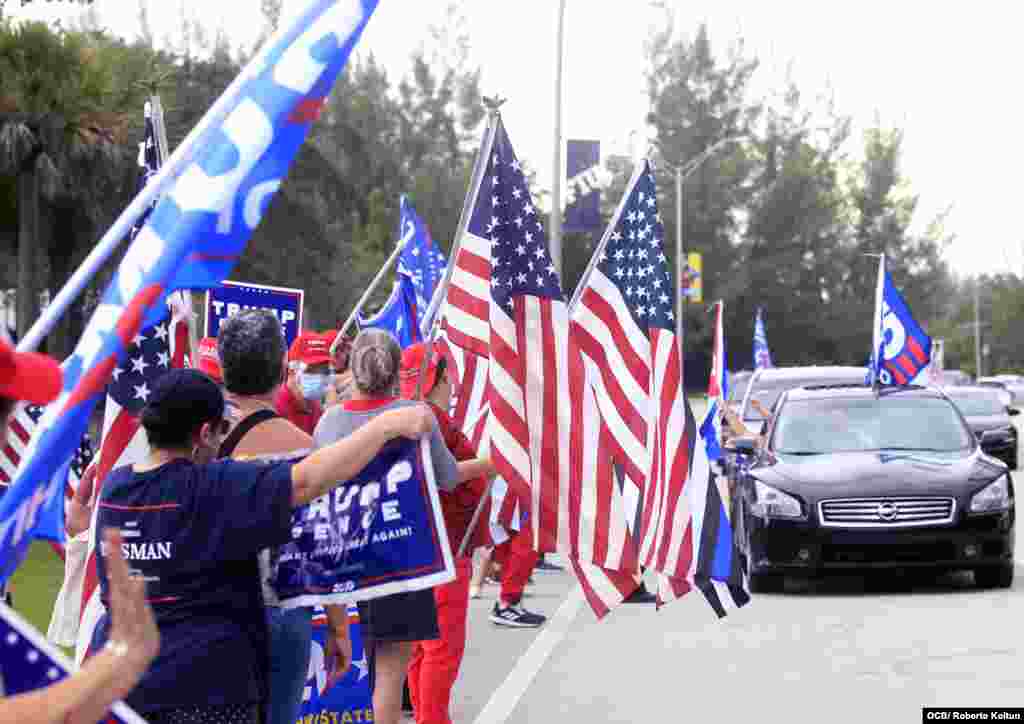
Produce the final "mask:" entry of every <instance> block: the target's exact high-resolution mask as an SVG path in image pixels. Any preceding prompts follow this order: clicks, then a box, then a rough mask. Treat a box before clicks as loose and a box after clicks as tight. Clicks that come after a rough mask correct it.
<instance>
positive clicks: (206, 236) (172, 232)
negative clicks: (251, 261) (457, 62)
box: [0, 0, 377, 581]
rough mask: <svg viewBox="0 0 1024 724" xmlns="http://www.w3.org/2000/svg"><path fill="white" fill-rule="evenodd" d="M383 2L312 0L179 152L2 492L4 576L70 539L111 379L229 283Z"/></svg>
mask: <svg viewBox="0 0 1024 724" xmlns="http://www.w3.org/2000/svg"><path fill="white" fill-rule="evenodd" d="M376 4H377V3H376V1H375V0H363V2H361V3H360V2H352V1H351V0H348V1H343V0H334V1H331V0H319V1H318V2H314V3H312V4H311V5H310V6H309V7H308V8H307V10H306V11H305V12H304V13H303V14H302V15H301V17H299V18H298V19H297V20H296V21H295V22H294V23H293V24H292V25H291V26H290V27H289V28H288V29H287V30H285V31H282V32H280V33H279V34H278V35H277V36H275V38H274V39H273V40H272V41H271V42H270V43H268V44H267V46H266V48H265V49H264V50H262V51H261V52H260V54H259V55H258V56H257V57H256V58H255V59H254V60H253V61H252V62H251V63H250V65H249V67H248V68H247V69H246V70H245V71H244V72H243V74H242V76H241V77H240V78H239V80H238V82H237V84H236V85H233V86H232V88H233V89H236V90H237V92H233V93H232V95H231V96H230V98H229V99H227V100H226V101H224V103H223V104H221V103H219V104H218V106H219V107H221V108H224V109H225V112H224V115H223V116H222V117H221V116H218V117H217V118H216V119H215V120H216V121H217V122H209V123H203V124H201V129H202V130H201V132H198V133H196V134H195V137H194V138H190V139H187V140H186V142H185V143H184V144H183V145H182V148H180V149H179V150H178V152H177V153H176V157H177V156H179V155H180V158H182V159H185V161H184V162H183V163H180V164H178V165H177V166H176V168H178V167H180V173H178V174H177V175H176V176H175V177H174V178H173V180H171V181H170V183H169V185H168V186H167V192H166V193H165V194H164V195H163V197H162V198H161V199H160V202H159V203H158V205H157V207H156V208H155V209H154V210H153V212H152V214H151V216H150V218H149V220H148V221H147V223H146V225H145V227H144V228H143V229H142V230H141V231H140V232H139V234H138V235H137V236H136V238H135V240H134V241H133V242H132V243H131V245H130V247H129V248H128V251H127V253H126V254H125V256H124V259H123V260H122V261H121V264H120V266H119V268H118V270H117V273H116V274H115V276H114V278H113V280H112V282H111V284H110V286H109V287H108V288H107V291H106V292H105V294H104V296H103V298H102V300H101V302H100V304H99V306H98V307H97V309H96V312H95V313H94V314H93V316H92V319H91V320H90V321H89V324H88V325H87V326H86V329H85V332H84V333H83V335H82V337H81V339H80V340H79V342H78V345H77V347H76V348H75V351H74V352H73V354H72V355H71V356H70V357H69V358H68V360H67V361H66V362H65V363H64V389H63V391H62V393H61V394H60V396H59V397H58V398H57V400H56V401H55V402H54V403H52V404H51V405H49V406H48V407H47V409H46V412H45V413H44V415H43V416H42V418H40V421H39V425H38V433H37V434H36V435H35V436H33V438H32V441H31V442H30V444H29V448H28V450H27V451H26V454H25V458H24V460H23V461H22V465H21V467H20V468H19V470H18V474H17V476H16V478H15V480H14V481H13V483H12V485H11V487H10V489H9V491H8V493H7V494H6V495H5V496H4V497H3V499H2V500H0V581H6V580H7V579H8V578H9V577H10V575H11V573H12V572H13V571H14V569H15V568H17V566H18V564H19V563H20V562H21V560H22V559H23V558H24V555H25V553H26V552H27V550H28V546H29V544H30V542H31V541H32V539H33V538H36V537H48V538H53V539H56V540H62V539H63V535H64V531H63V502H64V496H63V494H62V493H63V484H64V481H65V480H66V478H67V469H68V468H69V467H70V463H71V458H72V456H73V455H74V452H75V450H76V449H77V447H78V443H79V441H80V439H81V436H82V433H83V432H84V431H85V429H86V427H87V424H88V420H89V417H90V415H91V413H92V410H93V408H94V407H95V405H96V403H97V402H98V400H99V399H100V397H101V396H102V395H103V392H104V388H105V386H106V384H107V382H108V380H110V378H111V376H112V375H113V373H114V371H115V369H117V367H118V366H119V364H123V363H124V360H125V357H126V353H127V349H128V347H129V346H131V344H132V343H133V341H135V340H136V337H137V336H138V335H139V333H140V330H142V329H144V328H145V327H147V326H150V325H152V324H156V323H157V322H159V320H160V319H161V318H162V317H163V316H164V315H165V314H166V299H167V297H168V295H169V294H171V293H172V292H173V291H175V290H177V289H191V288H209V287H211V286H213V285H216V284H219V283H220V282H221V281H222V280H223V279H224V278H225V277H226V276H227V275H228V273H229V272H230V271H231V269H232V268H233V267H234V264H235V262H236V261H237V260H238V258H239V256H240V255H241V254H242V252H243V251H244V249H245V245H246V243H247V242H248V239H249V236H250V235H251V234H252V231H253V229H255V227H256V226H257V225H258V223H259V221H260V218H261V217H262V214H263V212H264V210H265V209H266V207H267V204H268V203H269V201H270V199H271V198H272V196H273V194H274V193H275V192H276V191H277V189H278V188H279V187H280V185H281V182H282V180H283V178H284V176H285V175H286V174H287V172H288V168H289V167H290V165H291V162H292V160H293V159H294V157H295V154H296V153H297V152H298V150H299V147H300V146H301V145H302V143H303V142H304V140H305V137H306V135H307V133H308V131H309V129H310V128H311V126H312V123H313V121H314V120H315V119H316V117H317V115H318V112H319V109H320V108H321V107H322V105H323V103H324V101H325V99H326V97H327V96H328V94H329V93H330V91H331V88H332V87H333V85H334V81H335V79H336V77H337V74H338V73H339V72H340V71H341V69H342V67H343V66H344V65H345V62H346V60H347V59H348V56H349V53H350V52H351V50H352V48H353V46H354V44H355V42H356V41H357V40H358V38H359V36H360V34H361V32H362V29H363V28H364V27H365V25H366V22H367V21H368V20H369V17H370V15H371V13H372V12H373V10H374V9H375V7H376ZM221 118H223V120H220V119H221ZM172 162H173V160H172Z"/></svg>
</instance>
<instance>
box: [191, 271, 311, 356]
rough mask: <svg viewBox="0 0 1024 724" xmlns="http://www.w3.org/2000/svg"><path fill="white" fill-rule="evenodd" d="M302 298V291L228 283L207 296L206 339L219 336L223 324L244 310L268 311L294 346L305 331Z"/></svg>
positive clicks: (289, 344)
mask: <svg viewBox="0 0 1024 724" xmlns="http://www.w3.org/2000/svg"><path fill="white" fill-rule="evenodd" d="M303 295H304V292H303V291H302V290H301V289H289V288H287V287H271V286H267V285H265V284H249V283H246V282H229V281H225V282H223V283H222V284H221V285H220V286H219V287H214V288H213V289H211V290H209V291H208V292H207V293H206V336H207V337H216V336H217V333H218V332H219V331H220V323H221V322H223V321H224V320H225V319H227V318H228V317H231V316H233V315H235V314H238V313H239V312H240V311H242V310H243V309H265V310H267V311H269V312H271V313H273V314H274V316H276V317H277V318H278V319H279V320H280V321H281V327H282V328H283V329H284V336H285V339H286V340H287V341H288V346H289V347H291V344H292V342H294V341H295V338H296V337H298V336H299V332H300V331H301V330H302V300H303Z"/></svg>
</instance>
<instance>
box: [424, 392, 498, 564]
mask: <svg viewBox="0 0 1024 724" xmlns="http://www.w3.org/2000/svg"><path fill="white" fill-rule="evenodd" d="M429 404H430V411H431V412H433V413H434V417H436V418H437V426H438V427H439V428H440V429H441V437H443V438H444V443H445V445H447V446H448V449H449V450H450V451H451V453H452V456H453V457H454V458H455V460H456V462H462V461H463V460H473V459H474V458H475V457H476V448H475V447H473V443H472V442H470V440H469V438H468V437H466V436H465V435H463V434H462V431H461V430H459V429H458V428H457V427H455V424H454V423H453V422H452V419H451V418H450V417H449V416H448V413H447V412H445V411H444V410H442V409H441V408H440V407H438V406H437V405H435V404H434V403H432V402H431V403H429ZM486 491H487V480H486V479H485V478H473V479H472V480H468V481H466V482H465V483H463V484H462V485H460V486H458V487H457V488H455V490H452V491H450V492H449V491H444V490H442V491H440V497H441V513H442V514H443V515H444V525H445V527H446V528H447V529H448V542H449V543H450V544H451V547H452V555H456V554H458V552H459V546H460V545H462V539H463V538H464V537H465V535H466V531H467V530H468V529H469V523H470V521H471V520H472V519H473V513H474V512H476V506H477V505H479V503H480V499H481V498H482V497H483V496H484V493H485V492H486ZM477 525H478V526H480V525H487V521H478V522H477ZM474 537H475V536H474ZM471 551H472V546H467V548H466V554H467V555H468V554H469V553H470V552H471Z"/></svg>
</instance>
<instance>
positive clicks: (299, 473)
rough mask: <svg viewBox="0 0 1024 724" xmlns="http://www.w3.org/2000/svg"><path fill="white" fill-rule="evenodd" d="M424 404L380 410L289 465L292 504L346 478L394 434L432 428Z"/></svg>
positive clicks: (406, 434)
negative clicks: (358, 425) (361, 423)
mask: <svg viewBox="0 0 1024 724" xmlns="http://www.w3.org/2000/svg"><path fill="white" fill-rule="evenodd" d="M436 424H437V423H436V422H434V415H433V413H432V412H431V411H430V409H429V408H428V407H427V406H426V405H423V404H419V405H412V406H409V407H400V408H396V409H393V410H387V411H386V412H382V413H381V414H380V415H378V416H377V417H375V418H373V419H372V420H370V421H369V422H367V423H366V424H365V425H363V426H362V427H361V428H359V429H358V430H356V431H355V432H353V433H352V434H351V435H349V436H348V437H345V438H342V439H341V440H338V441H337V442H335V443H332V444H330V445H327V446H326V447H322V448H320V449H319V450H317V451H316V452H314V453H313V454H311V455H310V456H309V457H307V458H306V459H305V460H303V461H302V462H300V463H296V464H295V465H294V466H293V467H292V506H293V507H296V508H298V507H299V506H302V505H305V504H306V503H308V502H310V501H312V500H316V499H317V498H319V497H320V496H321V495H324V494H325V493H327V492H329V491H330V490H332V489H334V488H335V487H337V486H339V485H341V484H342V483H344V482H345V481H346V480H349V479H351V478H353V477H355V476H356V475H358V474H359V472H360V471H361V470H362V469H363V468H365V467H366V466H367V465H368V464H369V463H370V461H372V460H373V458H374V457H376V455H377V453H379V452H380V449H381V448H382V447H384V446H385V445H386V444H387V443H389V442H391V441H392V440H394V439H395V438H396V437H408V438H411V439H413V440H415V439H418V438H420V437H423V436H424V435H429V434H430V432H431V431H432V430H433V429H435V425H436Z"/></svg>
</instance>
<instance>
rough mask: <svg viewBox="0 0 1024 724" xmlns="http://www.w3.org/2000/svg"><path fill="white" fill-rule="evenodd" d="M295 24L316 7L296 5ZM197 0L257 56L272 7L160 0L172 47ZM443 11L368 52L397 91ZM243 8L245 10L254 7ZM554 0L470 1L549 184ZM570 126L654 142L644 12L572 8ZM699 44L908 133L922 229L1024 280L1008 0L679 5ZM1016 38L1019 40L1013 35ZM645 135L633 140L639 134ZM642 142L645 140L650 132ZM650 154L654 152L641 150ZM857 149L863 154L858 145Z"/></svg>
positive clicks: (380, 29)
mask: <svg viewBox="0 0 1024 724" xmlns="http://www.w3.org/2000/svg"><path fill="white" fill-rule="evenodd" d="M284 1H285V11H286V13H290V12H295V10H296V9H297V8H300V7H303V6H304V5H305V0H284ZM181 2H184V4H185V6H186V8H187V10H188V11H189V12H194V13H195V14H196V15H197V17H199V18H200V19H201V20H203V21H204V22H205V23H206V24H207V25H208V27H210V28H211V29H212V28H215V27H216V26H218V25H222V26H223V27H225V28H226V29H227V31H228V32H229V34H230V36H231V37H232V39H233V40H234V41H236V42H240V43H241V42H245V43H251V42H252V40H253V39H254V38H255V37H256V36H257V34H258V33H259V30H260V27H261V17H260V13H259V2H258V0H234V2H231V3H229V2H227V1H226V0H225V1H223V2H209V1H208V0H206V1H204V2H200V1H199V0H149V5H150V15H151V19H152V20H151V22H152V24H153V25H154V27H155V28H156V35H157V37H158V38H159V37H160V36H162V35H163V33H164V31H165V29H166V31H167V32H169V33H170V34H171V35H172V36H173V35H174V34H175V33H174V28H175V27H176V22H177V20H176V17H177V14H178V8H179V4H180V3H181ZM446 4H447V3H446V2H445V1H444V0H381V1H380V6H379V8H378V10H377V12H376V15H375V17H374V18H373V19H372V20H371V21H370V24H369V26H368V27H367V31H366V34H365V35H364V37H363V40H362V42H361V50H363V51H366V50H372V51H373V52H374V54H375V55H376V56H377V58H378V59H379V60H380V61H382V62H383V63H384V64H385V66H386V67H387V68H388V69H389V70H390V72H391V75H392V78H393V79H397V78H398V77H399V76H400V75H401V74H403V73H404V72H405V70H406V69H407V67H408V58H409V55H410V53H411V52H412V50H414V49H415V48H416V47H417V46H419V45H420V44H421V43H422V42H423V39H424V37H425V28H426V26H427V25H428V24H430V23H432V22H437V21H439V20H440V19H441V17H442V14H443V8H444V6H445V5H446ZM17 5H18V4H17V0H10V2H8V8H7V10H8V12H10V13H11V14H13V15H15V16H25V17H27V16H31V17H41V18H47V19H48V18H52V17H56V16H57V15H59V14H61V13H63V14H67V13H68V12H69V11H68V8H67V6H66V5H64V4H58V3H43V2H41V1H40V0H37V1H36V2H35V3H33V4H32V5H30V6H28V8H27V9H19V8H18V7H17ZM243 6H244V7H245V9H244V10H243ZM556 7H557V2H556V1H555V0H517V2H514V3H510V2H508V1H507V0H466V2H465V3H464V8H465V12H466V15H467V19H468V23H469V31H470V35H471V42H472V46H473V47H472V60H473V61H474V62H475V63H477V64H479V65H480V66H481V68H482V69H483V90H484V92H485V94H488V95H492V94H496V93H497V94H501V95H503V96H506V97H508V99H509V100H508V103H506V105H505V106H504V107H503V109H502V113H503V116H504V118H505V125H506V127H507V128H508V131H509V135H510V137H511V139H512V143H513V145H514V146H515V148H516V152H517V154H518V155H519V156H520V157H521V158H523V159H525V160H527V161H528V162H529V163H530V164H531V166H532V167H533V168H535V169H537V171H538V180H539V182H540V183H541V184H542V185H543V186H545V187H549V186H550V181H551V178H552V173H553V168H552V153H553V148H554V140H553V134H552V128H553V108H554V66H555V64H554V58H555V47H554V46H555V20H556V12H557V10H556ZM567 7H568V10H567V13H566V42H565V69H564V74H565V76H564V77H565V92H564V106H563V108H564V110H563V129H564V135H565V137H566V138H598V139H600V140H601V141H602V144H603V154H604V155H608V154H609V153H623V152H625V153H629V151H630V142H631V138H632V142H633V143H635V144H637V146H638V147H640V146H642V145H643V142H642V141H641V140H638V139H642V138H643V135H642V134H643V133H644V130H643V117H644V114H645V112H646V109H647V100H646V94H645V88H644V82H643V68H644V64H643V54H642V48H643V42H644V39H645V37H646V36H647V34H648V32H649V27H650V23H652V22H656V21H657V19H658V17H660V16H659V15H658V14H656V13H655V12H654V11H652V10H650V9H648V7H647V3H646V2H645V0H619V1H618V2H613V1H612V0H600V1H597V0H568V1H567ZM677 7H678V9H677V10H676V14H677V21H678V26H679V27H681V28H682V29H683V30H684V31H690V30H692V29H694V28H695V27H696V26H697V24H698V23H700V22H702V21H705V22H707V23H708V25H709V27H710V33H711V39H712V43H713V45H716V46H717V47H718V48H723V49H724V46H725V45H726V44H727V43H728V42H729V41H730V40H732V39H734V38H735V37H737V35H741V36H742V37H743V38H744V39H745V41H746V44H747V48H748V50H749V52H750V53H752V54H754V55H756V56H757V57H758V58H759V59H760V60H761V62H762V67H761V68H760V69H759V70H758V72H757V74H756V76H755V85H754V92H755V93H756V94H758V95H762V94H766V93H769V92H771V90H772V89H773V88H777V87H779V85H780V80H781V78H782V77H783V75H784V73H785V71H786V68H787V66H789V65H790V64H791V67H792V73H793V76H794V78H795V79H796V80H797V82H798V84H799V85H800V87H801V89H802V90H803V91H804V92H805V93H806V94H807V95H808V96H813V95H814V94H816V93H819V92H821V91H823V90H824V89H825V88H827V87H831V88H832V89H833V90H834V92H835V97H836V101H837V105H838V108H839V110H840V111H841V112H843V113H847V114H850V115H851V116H853V118H854V120H855V123H856V124H857V125H856V127H855V130H856V131H857V133H860V132H861V131H862V130H863V128H864V127H866V126H870V125H871V124H872V123H873V122H874V120H875V119H876V118H879V119H880V120H881V122H882V123H883V124H885V125H889V126H899V127H901V128H903V129H904V130H905V145H904V150H905V155H904V172H905V174H906V176H907V177H908V179H909V180H910V183H911V186H912V188H913V190H914V191H915V192H916V193H917V194H919V195H920V197H921V203H920V206H919V210H918V214H917V218H916V224H915V226H916V227H917V228H919V229H920V228H923V227H924V226H925V225H926V224H927V222H928V221H929V220H930V219H931V218H932V217H934V216H935V215H936V214H937V213H939V212H940V211H942V210H943V209H945V208H947V207H950V208H951V211H950V214H949V217H948V219H947V221H946V228H947V230H948V231H950V232H953V233H954V234H955V235H956V237H957V240H956V241H955V242H954V244H953V246H952V247H951V248H950V250H949V251H948V253H947V258H948V259H949V260H950V262H951V263H952V264H953V265H954V269H955V271H957V272H958V273H960V274H973V273H976V272H979V271H980V272H999V271H1006V270H1012V271H1014V272H1016V273H1022V272H1024V231H1022V230H1021V229H1018V228H1017V219H1016V217H1014V216H1012V215H1011V214H1010V213H1009V212H1010V211H1012V210H1015V209H1017V208H1019V206H1018V204H1019V203H1020V201H1019V197H1018V192H1019V189H1018V176H1019V169H1020V168H1021V166H1022V165H1024V150H1022V146H1021V143H1020V141H1019V139H1018V133H1017V131H1018V126H1019V125H1020V117H1021V111H1022V110H1024V101H1022V100H1021V94H1020V91H1019V88H1020V86H1021V81H1020V75H1019V74H1020V68H1021V67H1022V63H1021V52H1020V51H1019V50H1014V47H1018V48H1019V47H1020V46H1019V38H1018V37H1017V36H1018V35H1019V31H1020V28H1021V27H1022V25H1024V23H1022V21H1024V9H1021V8H1020V7H1019V6H1018V4H1017V3H1013V2H1004V1H1002V0H975V2H972V3H958V4H954V3H926V2H924V1H923V0H859V1H858V2H842V3H839V2H835V0H831V1H828V2H821V0H814V1H812V0H776V2H772V3H766V2H763V0H732V1H731V2H728V3H720V2H710V1H709V2H704V3H694V2H686V3H684V2H681V1H680V2H678V3H677ZM95 8H96V10H97V11H98V13H99V15H100V19H101V22H102V23H103V24H104V25H105V26H106V27H107V28H109V29H110V30H112V31H114V32H116V33H119V34H122V35H125V36H128V37H132V36H134V35H135V34H137V32H138V24H137V20H136V16H137V8H138V0H95ZM1011 34H1012V37H1011ZM634 132H635V134H634V135H633V136H631V133H634ZM637 134H639V135H637ZM636 150H639V148H637V149H636ZM850 151H851V152H856V148H855V147H851V148H850Z"/></svg>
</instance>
